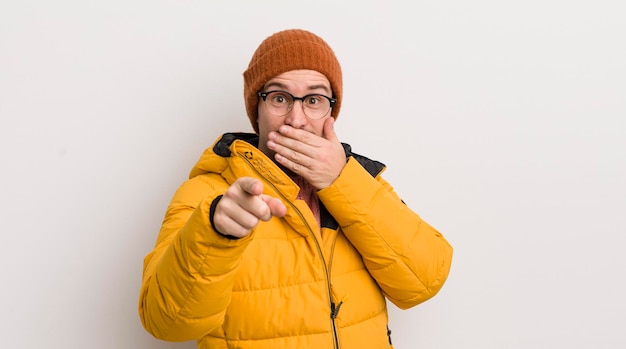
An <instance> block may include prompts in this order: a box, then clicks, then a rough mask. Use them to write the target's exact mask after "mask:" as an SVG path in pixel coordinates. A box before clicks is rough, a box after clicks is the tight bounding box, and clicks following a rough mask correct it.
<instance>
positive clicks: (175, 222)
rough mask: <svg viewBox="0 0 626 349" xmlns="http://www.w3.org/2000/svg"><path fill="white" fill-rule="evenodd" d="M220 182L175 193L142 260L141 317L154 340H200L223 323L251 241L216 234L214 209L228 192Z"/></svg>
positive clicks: (189, 185)
mask: <svg viewBox="0 0 626 349" xmlns="http://www.w3.org/2000/svg"><path fill="white" fill-rule="evenodd" d="M220 182H221V181H219V180H217V181H211V178H210V175H204V176H198V177H194V178H192V179H190V180H188V181H187V182H185V183H184V184H183V185H182V186H181V187H180V188H179V189H178V190H177V192H176V193H175V194H174V197H173V198H172V201H171V203H170V205H169V206H168V209H167V212H166V214H165V218H164V220H163V224H162V227H161V231H160V232H159V236H158V238H157V242H156V246H155V248H154V250H152V251H151V252H150V253H149V254H148V255H147V256H146V257H145V259H144V268H143V279H142V286H141V293H140V299H139V314H140V318H141V321H142V323H143V326H144V327H145V329H146V330H147V331H148V332H149V333H151V334H152V335H154V336H155V337H156V338H159V339H163V340H167V341H186V340H192V339H197V338H200V337H202V336H203V335H205V334H206V333H208V332H210V331H211V330H213V329H215V328H216V327H218V326H220V325H221V324H222V322H223V319H224V313H225V310H226V307H227V306H228V304H229V302H230V296H231V294H232V292H231V290H232V286H233V279H234V275H235V273H236V270H237V267H238V265H239V262H240V257H241V254H242V253H243V251H244V250H245V248H246V246H247V245H248V243H249V241H250V237H249V236H248V237H246V238H242V239H238V240H233V239H227V238H225V237H223V236H221V235H219V234H218V233H216V232H215V231H214V230H212V228H211V224H210V222H209V210H210V206H211V203H212V201H213V200H214V199H215V198H216V197H217V196H218V195H220V194H223V192H224V191H225V190H226V187H224V188H220V187H216V186H219V184H216V183H220ZM207 300H208V301H207Z"/></svg>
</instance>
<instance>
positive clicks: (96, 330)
mask: <svg viewBox="0 0 626 349" xmlns="http://www.w3.org/2000/svg"><path fill="white" fill-rule="evenodd" d="M625 7H626V5H624V2H623V1H618V0H616V1H603V0H596V1H576V0H572V1H564V0H563V1H557V0H527V1H495V0H493V1H489V0H477V1H458V0H457V1H439V2H437V1H358V2H357V1H355V2H348V1H346V2H340V1H322V0H320V1H315V2H298V1H275V0H266V1H163V0H152V1H147V0H145V1H143V0H142V1H139V0H124V1H122V0H109V1H90V0H81V1H78V0H76V1H71V0H59V1H43V0H33V1H10V0H2V1H1V2H0V164H1V165H2V168H1V171H0V227H1V229H2V230H1V234H2V235H1V236H2V239H1V242H0V283H1V284H0V347H2V348H55V349H56V348H63V349H70V348H94V349H110V348H116V349H131V348H142V349H143V348H194V347H195V345H194V343H193V342H186V343H166V342H162V341H158V340H156V339H154V338H152V337H151V336H150V335H149V334H148V333H147V332H145V331H144V330H143V328H142V327H141V324H140V321H139V317H138V314H137V301H138V295H139V286H140V278H141V269H142V262H143V257H144V256H145V255H146V254H147V253H148V252H149V251H150V250H151V249H152V246H153V244H154V241H155V239H156V235H157V233H158V230H159V227H160V224H161V220H162V217H163V214H164V212H165V208H166V206H167V204H168V203H169V200H170V198H171V196H172V194H173V192H174V190H175V189H176V188H177V187H178V185H179V184H180V183H182V181H184V180H185V179H186V178H187V175H188V173H189V170H190V169H191V167H192V166H193V164H194V163H195V161H196V160H197V159H198V157H199V156H200V154H201V152H202V151H203V150H204V149H205V148H206V147H209V146H210V145H211V144H212V143H213V141H214V140H215V138H216V137H218V136H219V135H220V134H221V133H222V132H226V131H251V127H250V125H249V123H248V120H247V117H246V116H245V111H244V105H243V78H242V72H243V71H244V70H245V68H246V66H247V64H248V62H249V59H250V57H251V55H252V53H253V52H254V50H255V49H256V47H257V45H258V44H259V43H260V42H261V41H262V40H263V39H264V38H266V37H267V36H269V35H270V34H272V33H274V32H276V31H279V30H282V29H287V28H303V29H307V30H311V31H313V32H315V33H317V34H319V35H320V36H322V37H323V38H324V39H325V40H326V41H327V42H328V43H329V44H330V45H331V46H332V47H333V48H334V50H335V53H336V54H337V56H338V58H339V60H340V61H341V63H342V66H343V72H344V81H345V84H344V91H345V96H344V102H343V107H342V111H341V115H340V116H339V119H338V122H337V124H336V126H337V132H338V134H339V136H340V137H341V139H342V140H343V141H344V142H348V143H351V144H352V146H353V149H354V151H356V152H357V153H361V154H364V155H367V156H369V157H371V158H374V159H377V160H380V161H382V162H384V163H385V164H386V165H387V166H388V168H387V170H386V172H385V176H386V178H387V179H388V180H389V181H390V182H391V183H392V184H393V185H394V186H395V188H396V190H397V191H398V192H399V193H400V195H401V196H402V197H403V199H404V201H405V202H406V203H407V204H408V205H410V206H411V207H412V208H413V209H414V210H415V211H417V212H418V213H419V214H420V215H421V216H422V217H423V218H424V219H425V220H427V221H428V222H430V223H431V224H432V225H434V226H435V227H437V228H438V229H439V230H440V231H441V232H442V233H443V234H444V235H445V236H446V238H447V239H448V240H449V241H450V242H451V244H452V245H453V246H454V248H455V255H454V261H453V267H452V270H451V273H450V276H449V279H448V282H447V284H446V285H445V286H444V288H443V289H442V291H441V292H440V293H439V294H438V295H437V296H436V297H435V298H433V299H431V300H429V301H428V302H426V303H423V304H422V305H420V306H417V307H415V308H412V309H410V310H406V311H401V310H398V309H397V308H394V307H393V306H391V307H390V317H391V320H390V321H391V324H390V326H391V329H392V331H393V335H392V336H393V340H394V344H395V346H396V348H397V349H408V348H431V349H435V348H437V349H438V348H455V349H458V348H481V349H485V348H532V349H536V348H624V347H626V337H624V335H623V331H624V328H626V315H625V314H626V301H625V297H624V294H626V287H625V281H624V276H625V274H626V254H625V253H624V248H625V247H626V219H625V217H626V154H625V153H626V121H625V120H626V106H625V105H626V98H625V97H626V83H625V81H626V63H625V62H626V44H625V42H626V41H625V38H626V35H625V34H626V21H625V20H624V18H625V16H626V11H625Z"/></svg>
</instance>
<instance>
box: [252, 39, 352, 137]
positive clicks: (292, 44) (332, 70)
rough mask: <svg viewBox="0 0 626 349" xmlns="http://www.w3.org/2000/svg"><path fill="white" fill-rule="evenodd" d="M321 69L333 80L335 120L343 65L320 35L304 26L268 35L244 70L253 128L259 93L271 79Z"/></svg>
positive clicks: (339, 100) (256, 114)
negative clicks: (296, 72)
mask: <svg viewBox="0 0 626 349" xmlns="http://www.w3.org/2000/svg"><path fill="white" fill-rule="evenodd" d="M297 69H310V70H315V71H318V72H320V73H322V74H324V76H326V78H327V79H328V80H329V81H330V86H331V88H332V89H333V97H334V98H336V99H337V103H335V105H334V106H333V109H332V111H331V115H332V116H333V117H334V118H335V119H336V118H337V115H338V114H339V109H340V108H341V97H342V77H341V66H340V65H339V61H337V57H335V53H334V52H333V50H332V49H331V48H330V46H328V44H327V43H326V42H325V41H324V40H323V39H322V38H320V37H319V36H317V35H315V34H313V33H311V32H308V31H306V30H302V29H289V30H283V31H280V32H278V33H274V34H273V35H271V36H269V37H268V38H266V39H265V40H264V41H263V42H262V43H261V45H259V47H258V48H257V49H256V51H255V52H254V54H253V55H252V59H251V60H250V64H249V65H248V69H247V70H246V71H245V72H243V94H244V99H245V102H246V111H247V113H248V117H249V118H250V123H252V127H253V128H254V130H255V131H256V132H257V133H258V132H259V127H258V125H257V117H258V109H257V108H258V104H259V97H258V95H257V92H259V91H260V90H261V88H263V85H265V83H266V82H267V81H269V80H270V79H272V78H274V77H276V76H278V75H280V74H282V73H284V72H288V71H290V70H297Z"/></svg>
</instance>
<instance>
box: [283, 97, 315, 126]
mask: <svg viewBox="0 0 626 349" xmlns="http://www.w3.org/2000/svg"><path fill="white" fill-rule="evenodd" d="M298 103H300V104H298ZM308 122H309V119H308V118H307V117H306V115H305V114H304V108H303V106H302V101H299V100H296V101H293V105H292V106H291V110H290V111H289V113H287V115H285V124H287V125H289V126H291V127H293V128H302V127H304V126H305V125H306V124H307V123H308Z"/></svg>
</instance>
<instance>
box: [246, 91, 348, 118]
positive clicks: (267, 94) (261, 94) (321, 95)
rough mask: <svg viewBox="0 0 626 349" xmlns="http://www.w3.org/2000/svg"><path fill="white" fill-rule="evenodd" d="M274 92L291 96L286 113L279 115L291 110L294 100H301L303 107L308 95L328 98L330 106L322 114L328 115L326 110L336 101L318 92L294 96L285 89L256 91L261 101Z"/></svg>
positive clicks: (264, 100)
mask: <svg viewBox="0 0 626 349" xmlns="http://www.w3.org/2000/svg"><path fill="white" fill-rule="evenodd" d="M274 92H281V93H284V94H287V95H289V96H290V97H291V99H292V102H291V105H290V106H289V109H287V113H285V114H283V115H280V116H284V115H287V114H288V113H289V112H290V111H291V109H293V105H294V104H295V103H296V101H301V102H302V107H303V108H304V101H305V100H306V99H307V98H308V97H311V96H317V97H324V98H326V99H327V100H328V102H329V103H330V108H328V111H326V114H324V116H326V115H328V112H329V111H330V110H331V109H332V108H333V107H334V106H335V104H336V103H337V98H332V97H328V96H325V95H323V94H320V93H311V94H308V95H306V96H302V97H296V96H294V95H292V94H291V93H289V92H287V91H283V90H274V91H267V92H263V91H259V92H257V96H259V97H261V98H262V99H263V102H266V101H267V96H269V94H270V93H274ZM304 109H305V113H304V114H305V115H306V108H304ZM307 117H308V115H307ZM322 117H323V116H322ZM322 117H320V119H321V118H322Z"/></svg>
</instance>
